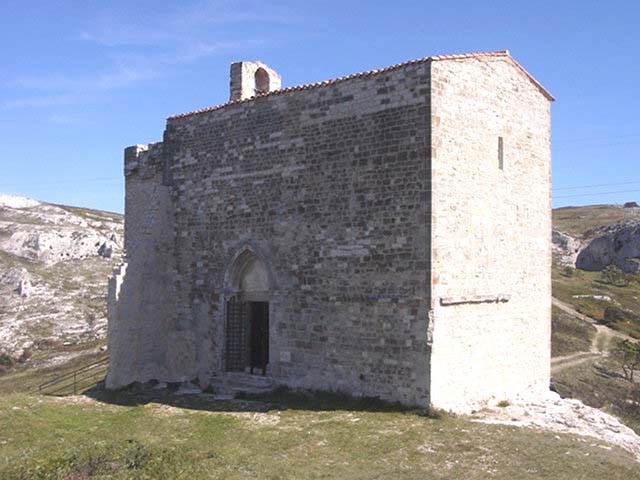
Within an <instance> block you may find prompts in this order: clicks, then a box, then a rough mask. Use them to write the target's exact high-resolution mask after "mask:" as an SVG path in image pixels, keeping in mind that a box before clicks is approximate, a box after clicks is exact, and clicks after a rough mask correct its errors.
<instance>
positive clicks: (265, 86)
mask: <svg viewBox="0 0 640 480" xmlns="http://www.w3.org/2000/svg"><path fill="white" fill-rule="evenodd" d="M254 79H255V92H256V95H259V94H262V93H269V74H268V73H267V71H266V70H265V69H264V68H259V69H258V70H256V74H255V76H254Z"/></svg>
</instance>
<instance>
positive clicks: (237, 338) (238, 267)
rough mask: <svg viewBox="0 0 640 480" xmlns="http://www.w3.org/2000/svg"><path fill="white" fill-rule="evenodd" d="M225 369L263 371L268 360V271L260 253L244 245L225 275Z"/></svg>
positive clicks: (264, 371) (265, 369)
mask: <svg viewBox="0 0 640 480" xmlns="http://www.w3.org/2000/svg"><path fill="white" fill-rule="evenodd" d="M227 285H228V289H229V290H230V297H229V298H228V300H227V305H226V307H227V308H226V311H227V314H226V328H225V332H226V333H225V336H226V338H225V347H226V348H225V369H226V370H227V371H241V372H245V371H246V372H249V373H253V372H254V369H256V368H257V369H259V370H260V371H261V373H262V374H263V375H265V374H266V372H267V365H268V363H269V274H268V271H267V268H266V266H265V264H264V262H263V261H262V259H261V258H260V257H258V256H257V255H256V254H255V253H254V252H253V251H252V250H251V249H249V248H246V249H244V250H243V251H242V253H240V255H238V256H237V257H236V258H235V260H234V261H233V263H232V265H231V268H230V269H229V271H228V275H227Z"/></svg>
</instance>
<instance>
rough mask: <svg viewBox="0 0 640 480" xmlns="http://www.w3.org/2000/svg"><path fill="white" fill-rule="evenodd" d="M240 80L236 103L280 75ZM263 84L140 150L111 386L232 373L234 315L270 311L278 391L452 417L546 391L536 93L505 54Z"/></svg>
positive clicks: (541, 130)
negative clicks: (337, 393)
mask: <svg viewBox="0 0 640 480" xmlns="http://www.w3.org/2000/svg"><path fill="white" fill-rule="evenodd" d="M246 63H247V65H241V64H240V65H239V64H234V65H235V67H234V66H232V81H231V87H232V98H239V99H242V98H245V97H247V96H249V97H251V95H249V94H245V93H243V92H245V91H247V88H252V85H251V84H250V82H249V81H248V80H247V78H250V77H246V75H247V74H246V72H250V73H251V72H257V70H258V69H263V67H264V70H263V71H266V72H268V73H269V74H272V75H273V74H274V73H275V72H273V71H272V70H270V69H268V67H266V66H264V65H263V64H257V63H256V64H253V63H251V62H246ZM234 68H235V72H236V73H235V74H234ZM238 72H244V74H245V77H244V78H243V79H240V77H238V75H239V73H238ZM234 75H236V77H235V78H236V81H235V83H234ZM260 75H262V73H261V74H260ZM255 78H256V90H255V91H253V94H255V93H256V92H257V93H258V96H257V97H255V98H250V99H249V100H245V101H232V102H230V103H229V104H226V105H224V106H220V107H214V108H211V109H205V110H203V111H200V112H193V113H190V114H183V115H178V116H175V117H171V118H169V119H168V121H167V128H166V131H165V134H164V140H163V142H162V143H159V144H152V145H151V146H149V148H148V149H147V148H146V147H139V146H138V147H130V148H129V149H127V150H126V153H125V175H126V212H125V219H126V224H125V230H126V235H125V249H126V252H127V262H128V265H127V269H126V276H125V277H124V279H114V280H113V281H112V288H111V289H110V297H111V301H110V323H109V328H110V331H109V348H110V359H111V360H110V362H111V363H110V369H109V375H108V378H107V383H108V386H109V387H118V386H121V385H126V384H128V383H130V382H132V381H147V380H150V379H157V380H161V381H183V380H189V379H192V378H195V377H198V378H199V379H200V382H201V383H205V384H206V383H208V381H209V379H211V377H212V376H220V375H224V372H225V370H227V369H229V365H230V355H231V353H230V352H231V351H232V349H234V348H236V347H237V346H236V343H237V342H236V343H234V342H235V341H236V340H238V339H239V338H240V337H238V339H234V338H232V336H233V335H234V333H233V331H232V330H233V328H234V327H232V325H234V324H232V323H230V318H232V317H233V316H234V315H236V314H237V312H240V311H246V309H245V310H242V308H243V307H240V306H241V305H249V304H253V305H267V304H266V302H268V306H267V307H266V308H268V338H266V337H265V336H264V334H261V335H262V337H261V341H263V343H264V342H266V343H268V347H267V351H268V365H267V367H266V374H267V376H268V377H270V378H272V379H274V380H275V381H277V382H278V383H284V384H288V385H291V386H302V387H310V388H323V389H324V388H328V389H339V390H344V391H348V392H350V393H353V394H365V395H377V396H381V397H383V398H386V399H391V400H399V401H402V402H404V403H409V404H420V405H427V404H433V405H436V406H440V407H444V408H452V409H456V410H464V409H466V408H469V407H470V406H474V405H478V404H481V403H482V402H486V401H489V400H491V399H496V398H498V399H502V398H508V396H510V395H512V394H514V393H517V391H519V390H522V389H523V388H526V387H529V386H531V385H540V386H546V385H548V379H549V378H548V377H549V372H548V369H549V367H548V360H549V358H548V356H549V324H550V318H549V308H550V307H549V302H550V289H549V280H548V277H549V268H550V253H549V249H548V244H549V241H548V240H549V239H548V236H549V235H550V223H549V222H550V205H549V183H550V182H549V135H548V133H549V132H548V130H549V109H548V104H549V99H550V96H549V95H548V94H547V93H546V92H545V91H544V90H543V89H542V87H540V86H539V85H538V84H537V83H536V82H535V81H534V80H533V79H532V78H531V77H530V76H529V75H528V74H527V73H526V72H524V71H523V70H522V68H521V67H520V66H519V65H518V64H516V63H515V62H514V61H513V60H512V59H511V57H509V56H508V54H507V53H504V52H499V53H494V54H473V55H461V56H450V57H432V58H428V59H424V60H419V61H414V62H408V63H406V64H401V65H398V66H394V67H390V68H388V69H384V70H381V71H373V72H365V73H363V74H357V75H354V76H351V77H346V78H344V79H338V80H334V81H329V82H323V83H321V84H315V85H310V86H304V87H294V88H292V89H285V90H275V91H274V88H275V89H277V88H278V87H279V81H280V80H279V77H278V78H277V79H276V78H275V77H274V82H272V86H273V88H271V87H269V90H268V91H266V93H262V92H260V91H258V89H257V86H258V80H259V77H258V74H256V77H255ZM260 81H261V82H262V79H260ZM234 85H235V87H234ZM237 85H241V87H240V93H238V87H237ZM234 88H235V90H234ZM243 89H244V90H243ZM498 137H502V138H503V142H504V157H505V159H504V163H505V164H504V165H503V169H499V168H498V165H497V157H496V155H497V142H498ZM523 187H526V188H525V190H524V191H522V188H523ZM116 286H119V296H118V298H117V300H116V292H117V290H118V289H117V288H116ZM494 297H495V299H496V300H497V301H495V302H493V303H487V301H488V302H491V301H492V299H493V298H494ZM473 298H475V299H480V300H481V302H480V303H469V302H467V299H473ZM447 299H448V300H447ZM447 301H450V302H451V303H452V304H450V305H448V304H447ZM261 302H262V303H261ZM483 302H484V303H483ZM252 325H253V324H252ZM247 328H249V327H247ZM253 328H254V327H251V328H250V329H253ZM251 331H253V330H251ZM245 334H246V332H245V333H242V334H241V335H245ZM239 335H240V334H239ZM239 341H240V340H239ZM244 341H245V340H244V337H242V339H241V341H240V343H241V344H242V342H244ZM251 341H253V340H251ZM518 341H521V342H522V345H521V346H520V347H519V348H518V349H517V351H512V352H509V355H505V354H504V346H505V345H513V343H514V342H518ZM246 342H249V340H246ZM246 342H245V343H246ZM505 342H506V344H505ZM246 344H248V343H246ZM242 345H245V344H242ZM251 345H253V344H251ZM238 348H241V349H243V348H244V349H245V350H246V348H247V347H243V346H241V347H238ZM253 348H254V347H251V349H252V350H251V352H250V353H251V355H254V353H255V352H254V350H253ZM261 348H262V347H261ZM496 348H498V350H499V351H496ZM258 350H259V349H258ZM256 351H257V350H256ZM245 353H246V358H245V357H242V358H241V357H234V359H235V360H234V361H235V362H238V361H239V362H240V364H242V365H244V364H247V362H249V361H252V362H253V360H249V352H245ZM258 353H260V354H262V353H264V352H262V350H260V352H258ZM242 355H244V353H242ZM262 361H263V362H264V361H265V360H264V358H262ZM243 362H244V363H243ZM247 366H248V364H247Z"/></svg>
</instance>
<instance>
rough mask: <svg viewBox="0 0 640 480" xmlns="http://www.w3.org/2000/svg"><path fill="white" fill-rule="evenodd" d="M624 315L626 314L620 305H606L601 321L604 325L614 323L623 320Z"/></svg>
mask: <svg viewBox="0 0 640 480" xmlns="http://www.w3.org/2000/svg"><path fill="white" fill-rule="evenodd" d="M626 317H627V315H626V314H625V312H624V310H622V309H621V308H620V307H617V306H615V305H608V306H607V307H606V308H605V309H604V315H603V318H602V323H603V324H604V325H607V326H609V325H611V324H612V323H616V322H619V321H622V320H624V319H625V318H626Z"/></svg>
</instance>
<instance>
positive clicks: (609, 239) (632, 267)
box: [576, 223, 640, 273]
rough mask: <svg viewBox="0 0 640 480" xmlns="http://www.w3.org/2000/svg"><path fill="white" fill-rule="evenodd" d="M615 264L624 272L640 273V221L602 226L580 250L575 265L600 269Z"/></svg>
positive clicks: (589, 269)
mask: <svg viewBox="0 0 640 480" xmlns="http://www.w3.org/2000/svg"><path fill="white" fill-rule="evenodd" d="M609 265H615V266H617V267H618V268H620V269H621V270H622V271H624V272H626V273H640V223H623V224H616V225H610V226H608V227H604V228H603V229H601V230H600V231H599V232H597V235H596V236H595V238H593V240H591V242H589V244H588V245H587V246H586V247H585V248H583V249H582V250H580V252H579V253H578V256H577V258H576V267H577V268H579V269H581V270H587V271H600V270H603V269H604V268H606V267H608V266H609Z"/></svg>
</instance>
